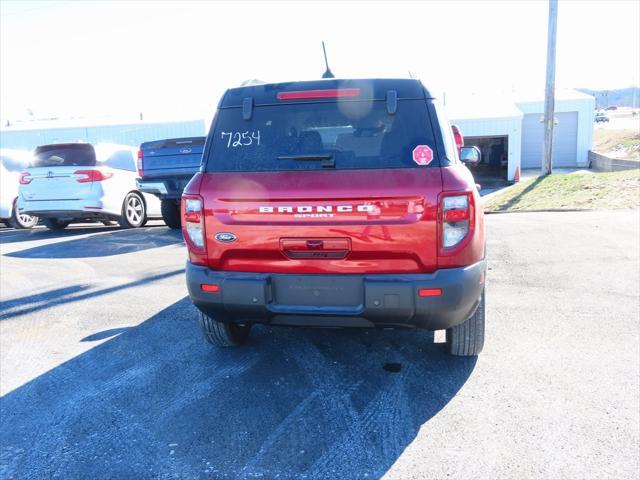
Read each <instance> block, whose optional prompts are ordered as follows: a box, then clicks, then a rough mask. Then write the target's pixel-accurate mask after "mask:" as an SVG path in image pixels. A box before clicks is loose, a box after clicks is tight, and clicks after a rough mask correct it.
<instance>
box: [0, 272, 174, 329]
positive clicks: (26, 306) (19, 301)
mask: <svg viewBox="0 0 640 480" xmlns="http://www.w3.org/2000/svg"><path fill="white" fill-rule="evenodd" d="M180 274H184V268H178V269H176V270H171V271H169V272H162V273H158V274H156V275H148V276H145V277H142V278H138V279H137V280H133V281H130V282H126V283H120V284H118V285H113V286H110V287H105V288H101V289H97V290H95V289H92V288H91V287H92V286H91V285H90V284H83V285H71V286H69V287H63V288H55V289H53V290H48V291H45V292H40V293H37V294H29V295H25V296H23V297H18V298H13V299H11V300H5V301H2V302H0V320H6V319H9V318H14V317H20V316H23V315H28V314H31V313H34V312H38V311H41V310H47V309H49V308H52V307H55V306H58V305H64V304H67V303H72V302H80V301H83V300H88V299H92V298H95V297H98V296H100V295H107V294H110V293H114V292H118V291H120V290H125V289H127V288H134V287H137V286H140V285H148V284H150V283H152V282H157V281H158V280H164V279H165V278H169V277H173V276H175V275H180Z"/></svg>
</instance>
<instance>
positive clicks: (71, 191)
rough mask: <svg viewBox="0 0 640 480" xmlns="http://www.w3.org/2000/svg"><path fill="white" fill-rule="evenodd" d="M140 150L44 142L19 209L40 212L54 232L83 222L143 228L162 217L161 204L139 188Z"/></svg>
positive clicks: (27, 174) (26, 176)
mask: <svg viewBox="0 0 640 480" xmlns="http://www.w3.org/2000/svg"><path fill="white" fill-rule="evenodd" d="M136 153H137V151H136V150H135V149H134V148H133V147H130V146H126V145H114V144H96V145H91V144H87V143H66V144H53V145H42V146H40V147H38V148H36V149H35V151H34V154H33V158H32V160H31V162H30V163H29V167H28V168H27V170H26V171H24V172H22V173H21V174H20V180H19V182H20V189H19V196H18V202H17V206H18V212H19V213H22V214H29V215H37V216H39V217H40V218H42V221H43V222H44V224H45V225H46V226H47V227H49V228H50V229H52V230H61V229H63V228H65V227H67V225H69V224H70V223H72V222H81V221H82V222H84V221H101V222H103V223H105V224H106V225H108V224H109V223H110V222H111V220H116V221H117V222H118V223H119V224H120V225H121V226H122V227H125V228H137V227H141V226H143V225H144V224H145V223H146V222H147V219H148V218H149V217H160V202H159V200H158V199H157V198H155V197H154V196H153V195H146V194H143V193H142V192H140V191H138V190H137V187H136V165H135V158H136Z"/></svg>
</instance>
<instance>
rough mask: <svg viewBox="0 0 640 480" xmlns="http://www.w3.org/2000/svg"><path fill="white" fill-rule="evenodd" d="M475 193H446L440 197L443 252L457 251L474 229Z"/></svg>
mask: <svg viewBox="0 0 640 480" xmlns="http://www.w3.org/2000/svg"><path fill="white" fill-rule="evenodd" d="M473 202H474V200H473V194H472V193H471V192H460V193H455V194H454V193H448V192H447V193H446V195H442V196H441V197H440V214H439V218H440V228H441V232H442V234H441V235H442V236H441V242H442V243H441V247H442V250H441V254H446V253H448V252H452V251H455V248H454V247H458V246H459V245H460V244H461V243H462V242H463V241H464V240H465V239H466V238H469V233H470V232H471V231H472V229H473V207H474V203H473Z"/></svg>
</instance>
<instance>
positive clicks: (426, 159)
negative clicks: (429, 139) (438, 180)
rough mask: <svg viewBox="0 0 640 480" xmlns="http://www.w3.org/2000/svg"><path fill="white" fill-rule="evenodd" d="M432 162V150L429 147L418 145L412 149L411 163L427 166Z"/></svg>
mask: <svg viewBox="0 0 640 480" xmlns="http://www.w3.org/2000/svg"><path fill="white" fill-rule="evenodd" d="M431 160H433V150H431V147H430V146H429V145H418V146H417V147H416V148H414V149H413V161H414V162H416V163H417V164H418V165H429V164H430V163H431Z"/></svg>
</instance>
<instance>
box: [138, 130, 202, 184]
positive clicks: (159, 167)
mask: <svg viewBox="0 0 640 480" xmlns="http://www.w3.org/2000/svg"><path fill="white" fill-rule="evenodd" d="M204 142H205V137H194V138H176V139H169V140H159V141H156V142H147V143H143V144H142V145H141V147H140V149H141V150H142V154H143V162H144V179H149V178H158V177H162V176H167V175H170V176H175V175H193V174H194V173H196V172H197V171H198V169H199V168H200V162H201V160H202V152H203V150H204Z"/></svg>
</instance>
